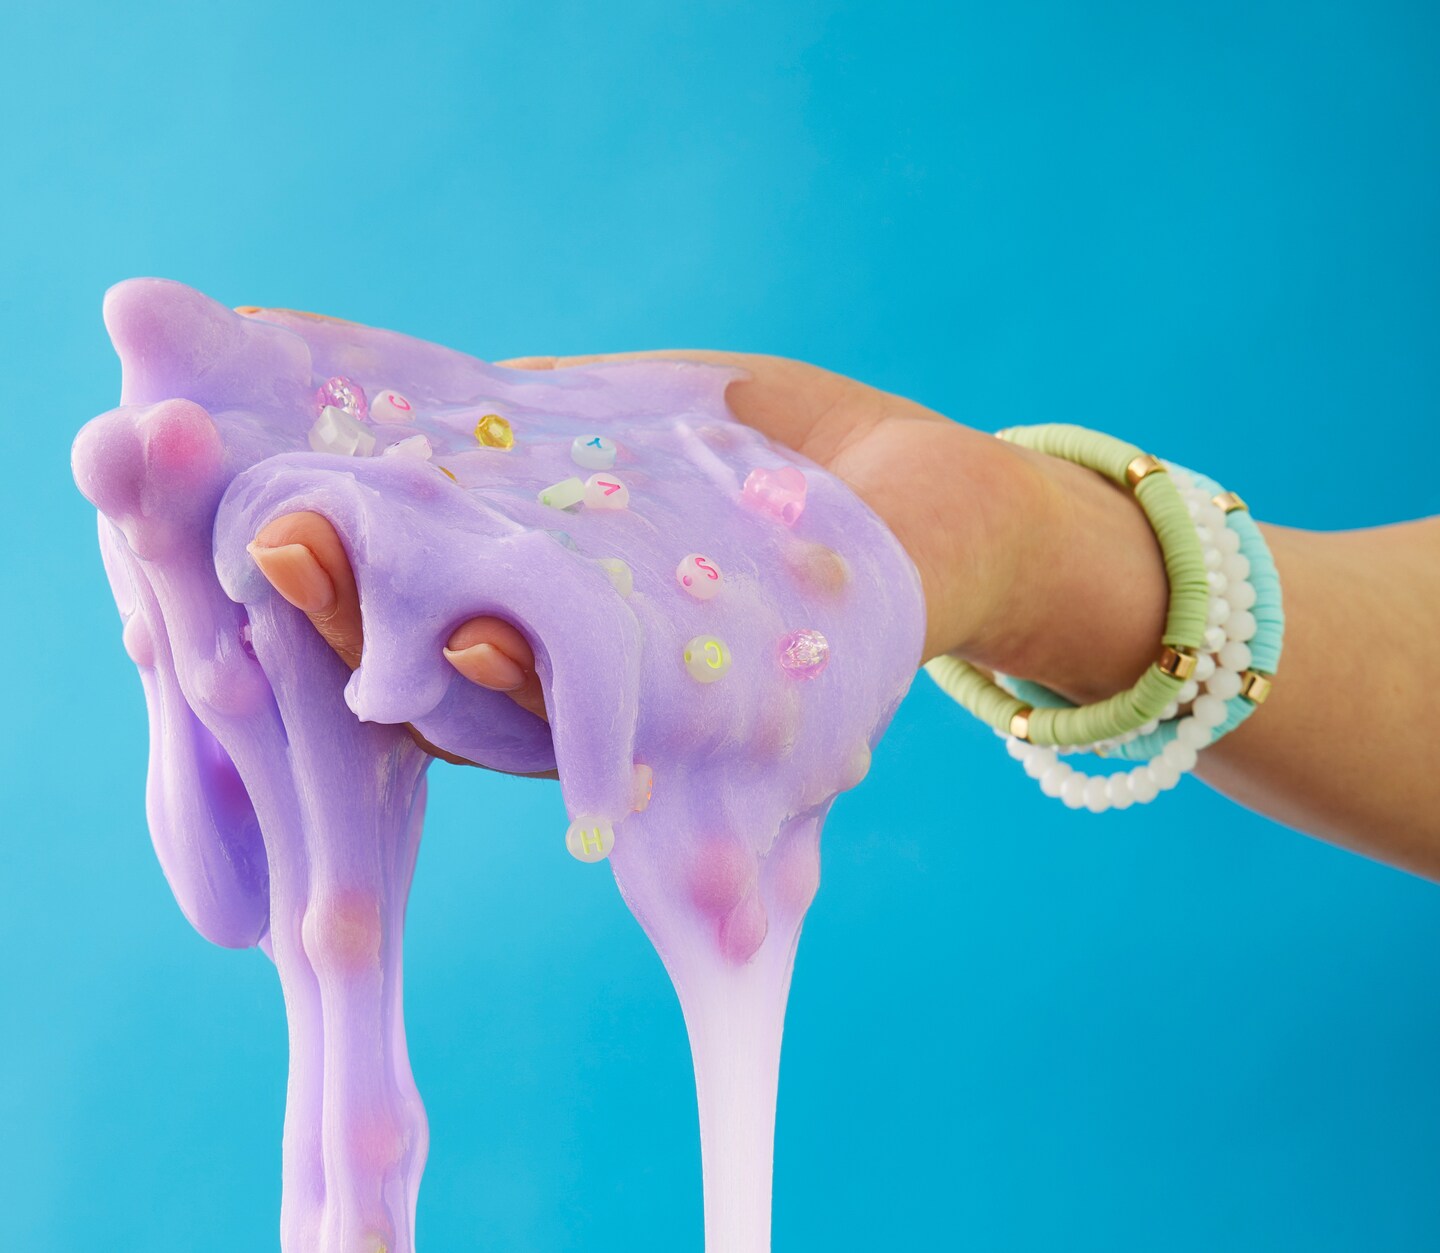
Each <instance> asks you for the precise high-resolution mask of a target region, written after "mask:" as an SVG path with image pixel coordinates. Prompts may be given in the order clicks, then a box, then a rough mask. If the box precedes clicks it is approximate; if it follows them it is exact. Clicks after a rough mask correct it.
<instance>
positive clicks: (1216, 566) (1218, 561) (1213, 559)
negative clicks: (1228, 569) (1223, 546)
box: [1205, 548, 1225, 574]
mask: <svg viewBox="0 0 1440 1253" xmlns="http://www.w3.org/2000/svg"><path fill="white" fill-rule="evenodd" d="M1224 565H1225V558H1224V557H1222V556H1221V555H1220V550H1219V549H1218V548H1207V549H1205V568H1206V569H1207V570H1219V571H1220V572H1221V573H1222V574H1223V573H1224V572H1225V570H1224Z"/></svg>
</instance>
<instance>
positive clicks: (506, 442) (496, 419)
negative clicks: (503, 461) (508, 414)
mask: <svg viewBox="0 0 1440 1253" xmlns="http://www.w3.org/2000/svg"><path fill="white" fill-rule="evenodd" d="M475 438H476V439H477V440H478V441H479V442H480V443H481V444H483V445H484V446H485V447H486V448H514V447H515V432H514V431H512V430H511V429H510V423H508V422H507V421H505V419H504V418H502V417H501V416H500V415H499V414H498V413H487V414H486V415H485V416H484V417H483V418H481V419H480V421H478V422H477V423H475Z"/></svg>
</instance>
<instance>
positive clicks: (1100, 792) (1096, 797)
mask: <svg viewBox="0 0 1440 1253" xmlns="http://www.w3.org/2000/svg"><path fill="white" fill-rule="evenodd" d="M1107 783H1108V780H1107V779H1104V778H1094V779H1086V780H1085V808H1086V809H1088V810H1089V811H1090V812H1091V813H1092V814H1103V813H1104V812H1105V811H1106V810H1107V809H1109V808H1110V790H1109V788H1108V787H1107V786H1106V784H1107Z"/></svg>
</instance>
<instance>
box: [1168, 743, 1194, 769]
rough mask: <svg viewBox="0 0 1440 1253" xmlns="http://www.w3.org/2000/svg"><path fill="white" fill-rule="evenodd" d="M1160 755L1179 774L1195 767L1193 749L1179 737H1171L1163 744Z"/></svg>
mask: <svg viewBox="0 0 1440 1253" xmlns="http://www.w3.org/2000/svg"><path fill="white" fill-rule="evenodd" d="M1160 755H1161V756H1162V757H1164V758H1165V760H1166V761H1168V762H1169V763H1170V764H1171V765H1172V766H1174V767H1175V769H1176V770H1178V771H1179V772H1180V773H1181V774H1185V773H1186V772H1187V771H1190V770H1193V769H1195V760H1196V755H1195V750H1194V749H1193V748H1192V747H1191V746H1190V745H1189V744H1186V743H1183V742H1182V741H1181V740H1179V739H1173V740H1171V741H1170V743H1168V744H1167V745H1165V751H1164V752H1163V753H1161V754H1160Z"/></svg>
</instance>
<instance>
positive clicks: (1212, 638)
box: [996, 463, 1285, 773]
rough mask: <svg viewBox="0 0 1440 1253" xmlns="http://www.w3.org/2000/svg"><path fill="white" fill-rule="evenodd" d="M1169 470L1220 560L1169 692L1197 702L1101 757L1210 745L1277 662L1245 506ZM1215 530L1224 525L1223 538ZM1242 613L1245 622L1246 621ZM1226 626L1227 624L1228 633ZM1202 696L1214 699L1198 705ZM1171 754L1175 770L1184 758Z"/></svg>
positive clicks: (1034, 692)
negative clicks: (1184, 666)
mask: <svg viewBox="0 0 1440 1253" xmlns="http://www.w3.org/2000/svg"><path fill="white" fill-rule="evenodd" d="M1169 468H1170V470H1171V472H1172V473H1173V474H1174V475H1175V478H1176V482H1177V485H1178V486H1179V487H1180V489H1181V494H1182V495H1183V496H1185V498H1186V505H1187V507H1188V509H1189V511H1190V515H1191V517H1192V518H1194V519H1195V520H1196V523H1197V525H1199V526H1201V527H1203V528H1204V531H1203V532H1202V533H1208V534H1209V535H1213V536H1214V537H1215V539H1216V551H1217V552H1218V553H1219V559H1220V565H1219V566H1218V567H1217V568H1216V569H1214V570H1210V571H1209V572H1208V573H1207V575H1206V578H1207V579H1208V580H1209V582H1210V587H1211V591H1212V597H1211V602H1210V612H1209V614H1208V615H1207V618H1208V622H1209V625H1208V626H1207V627H1206V635H1207V639H1206V641H1205V651H1204V652H1202V653H1201V655H1200V658H1199V662H1198V664H1197V667H1196V671H1195V674H1194V676H1193V677H1192V678H1191V679H1190V681H1189V682H1187V683H1186V684H1185V685H1184V686H1183V687H1182V688H1181V689H1180V693H1179V695H1178V697H1177V704H1178V705H1188V704H1190V703H1191V702H1192V701H1194V702H1197V703H1196V706H1195V708H1194V709H1193V710H1192V713H1191V715H1190V717H1193V718H1194V719H1195V720H1196V721H1195V723H1194V724H1192V725H1189V726H1186V725H1185V724H1186V722H1187V719H1184V718H1181V719H1177V718H1176V717H1175V714H1176V712H1177V710H1172V709H1170V708H1169V707H1168V706H1167V708H1166V710H1165V711H1164V712H1162V714H1161V717H1160V719H1158V720H1156V721H1155V722H1152V723H1148V724H1146V725H1145V726H1144V727H1141V728H1140V731H1139V732H1138V733H1137V734H1136V735H1134V736H1122V737H1120V738H1118V739H1115V740H1111V741H1108V742H1103V743H1099V744H1096V745H1093V746H1092V751H1095V752H1098V753H1099V754H1100V755H1101V756H1105V757H1120V758H1123V759H1125V760H1127V761H1149V760H1150V759H1151V758H1154V757H1157V756H1159V755H1160V754H1161V753H1162V752H1163V751H1164V750H1165V748H1166V747H1167V746H1168V745H1169V744H1171V743H1173V742H1174V741H1175V740H1176V739H1177V737H1178V738H1179V739H1180V740H1181V741H1182V742H1183V743H1185V744H1188V745H1190V746H1191V747H1193V748H1195V749H1197V750H1198V749H1201V748H1204V747H1205V746H1207V745H1208V744H1212V743H1214V742H1215V741H1216V740H1218V739H1220V738H1221V737H1222V736H1224V735H1228V734H1229V733H1230V732H1231V731H1233V730H1234V729H1235V728H1236V727H1238V726H1239V725H1240V724H1241V723H1242V722H1244V721H1245V719H1246V718H1248V717H1249V716H1250V714H1251V713H1252V712H1254V710H1255V708H1256V707H1257V706H1258V705H1261V704H1263V703H1264V701H1265V699H1266V697H1267V696H1268V695H1269V694H1270V690H1271V688H1272V686H1273V683H1274V676H1275V671H1276V669H1277V668H1278V666H1279V663H1280V651H1281V648H1282V646H1283V644H1284V638H1285V612H1284V607H1283V605H1282V602H1281V597H1280V576H1279V574H1278V573H1277V571H1276V569H1275V561H1274V558H1272V557H1271V555H1270V547H1269V545H1268V544H1266V543H1265V539H1264V536H1262V535H1261V534H1260V529H1259V527H1258V526H1256V524H1255V520H1254V518H1252V517H1251V516H1250V510H1249V506H1247V505H1246V504H1245V502H1244V501H1243V500H1241V498H1240V497H1239V496H1237V495H1236V494H1235V493H1234V492H1227V491H1225V490H1224V489H1222V488H1221V487H1220V485H1219V484H1218V483H1215V482H1214V481H1213V480H1211V479H1209V478H1206V477H1205V476H1204V475H1203V474H1198V473H1196V472H1195V471H1194V470H1187V469H1186V468H1185V467H1183V466H1179V465H1175V464H1173V463H1170V464H1169ZM1222 527H1223V528H1227V529H1228V532H1229V534H1228V535H1227V534H1226V533H1225V531H1224V530H1222V529H1221V528H1222ZM1247 614H1248V615H1249V619H1253V621H1250V620H1248V619H1247V618H1246V616H1245V615H1247ZM1232 617H1233V618H1234V619H1235V621H1234V622H1233V623H1231V619H1232ZM1227 625H1228V626H1230V627H1231V628H1232V629H1231V630H1230V631H1229V632H1227V631H1226V629H1225V628H1226V627H1227ZM996 678H997V680H998V681H999V682H1001V683H1002V684H1003V685H1004V686H1005V687H1006V688H1007V689H1008V690H1009V691H1011V692H1012V693H1014V694H1015V695H1016V696H1017V697H1019V698H1020V699H1021V700H1024V701H1028V702H1030V703H1032V704H1035V705H1052V706H1062V707H1063V706H1068V705H1069V704H1070V703H1071V702H1069V701H1067V700H1066V699H1065V698H1064V697H1063V696H1060V695H1058V694H1057V693H1055V692H1052V691H1050V689H1049V688H1046V687H1042V686H1041V685H1040V684H1038V683H1035V682H1032V681H1030V680H1028V679H1014V678H1010V677H1008V676H1004V675H997V676H996ZM1205 696H1209V697H1213V698H1214V700H1213V701H1205V702H1204V703H1203V704H1200V703H1198V702H1199V701H1200V700H1202V699H1203V697H1205ZM1216 702H1218V703H1216ZM1175 759H1176V760H1177V763H1178V764H1181V766H1182V773H1183V770H1184V769H1185V766H1184V762H1185V758H1184V757H1183V756H1177V757H1176V758H1175Z"/></svg>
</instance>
